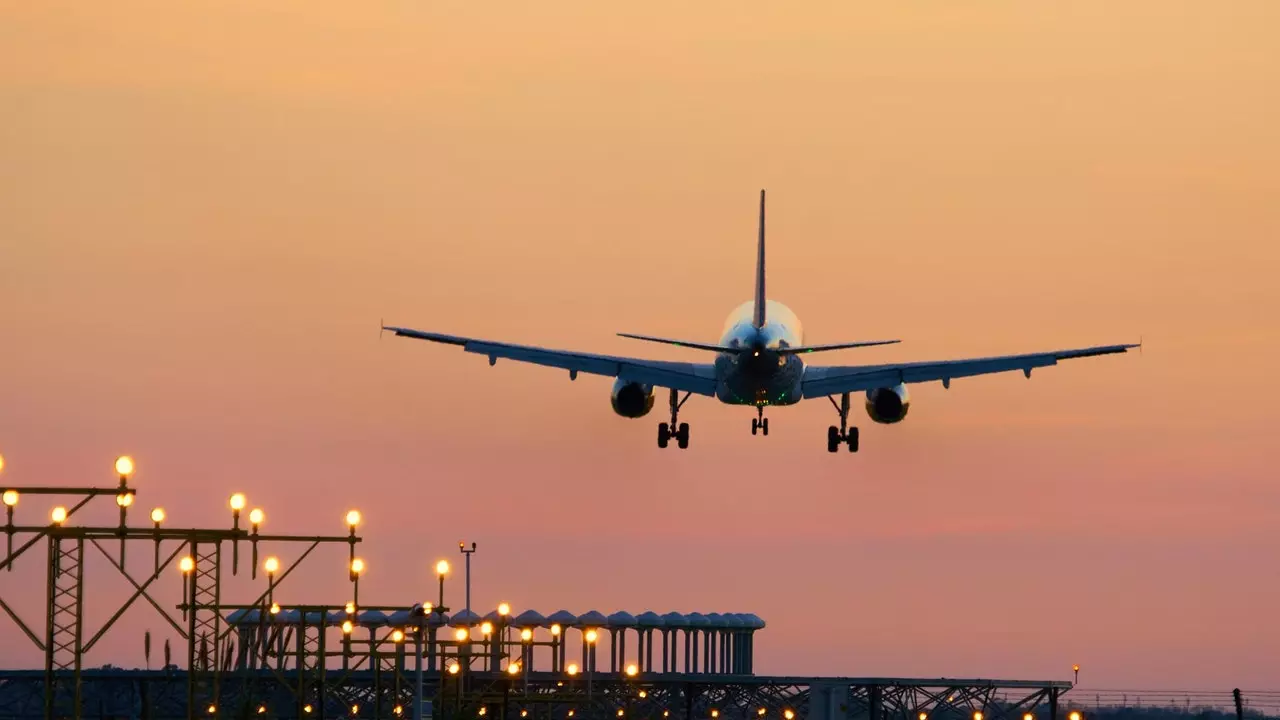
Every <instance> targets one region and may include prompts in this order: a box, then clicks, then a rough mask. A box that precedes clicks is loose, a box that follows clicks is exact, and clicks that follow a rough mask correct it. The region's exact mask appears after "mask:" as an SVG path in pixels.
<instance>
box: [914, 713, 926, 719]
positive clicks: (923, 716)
mask: <svg viewBox="0 0 1280 720" xmlns="http://www.w3.org/2000/svg"><path fill="white" fill-rule="evenodd" d="M916 719H917V720H929V713H927V712H921V713H920V714H919V715H917V716H916Z"/></svg>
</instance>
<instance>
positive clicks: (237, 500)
mask: <svg viewBox="0 0 1280 720" xmlns="http://www.w3.org/2000/svg"><path fill="white" fill-rule="evenodd" d="M227 504H228V505H230V506H231V509H232V510H235V511H236V512H240V511H241V510H243V509H244V504H245V499H244V493H236V494H235V495H232V496H231V499H230V500H228V501H227Z"/></svg>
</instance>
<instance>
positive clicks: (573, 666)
mask: <svg viewBox="0 0 1280 720" xmlns="http://www.w3.org/2000/svg"><path fill="white" fill-rule="evenodd" d="M564 671H565V672H567V673H569V674H570V675H577V674H578V663H569V667H567V668H565V669H564Z"/></svg>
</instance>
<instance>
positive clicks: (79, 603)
mask: <svg viewBox="0 0 1280 720" xmlns="http://www.w3.org/2000/svg"><path fill="white" fill-rule="evenodd" d="M120 542H121V544H122V545H123V543H124V541H123V540H121V541H120ZM120 563H121V565H120V567H121V569H123V568H124V553H123V550H122V551H121V554H120ZM83 618H84V536H83V535H82V536H80V537H78V538H76V628H75V634H76V635H75V649H76V650H75V653H76V658H75V670H74V674H73V675H72V682H74V683H75V705H73V706H72V710H71V716H72V717H76V718H78V717H80V700H81V697H80V661H81V659H82V658H83V657H84V647H83V645H81V638H82V632H83V630H84V620H83Z"/></svg>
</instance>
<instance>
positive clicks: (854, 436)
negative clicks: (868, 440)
mask: <svg viewBox="0 0 1280 720" xmlns="http://www.w3.org/2000/svg"><path fill="white" fill-rule="evenodd" d="M845 442H846V443H848V444H849V452H851V453H855V452H858V428H856V427H853V428H849V435H848V437H847V438H846V439H845ZM833 452H834V451H833Z"/></svg>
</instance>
